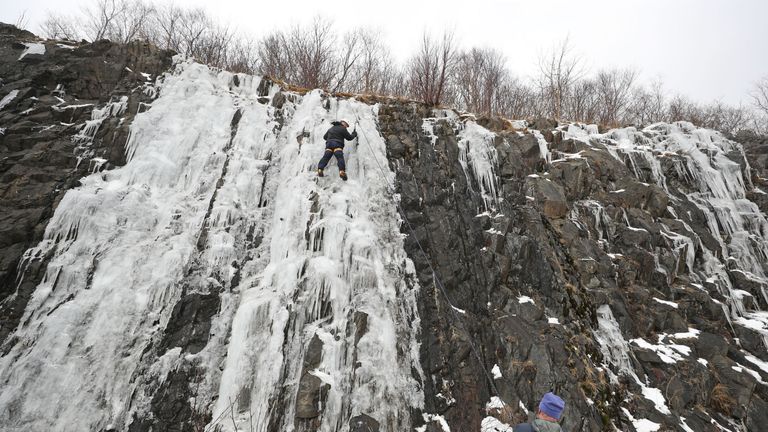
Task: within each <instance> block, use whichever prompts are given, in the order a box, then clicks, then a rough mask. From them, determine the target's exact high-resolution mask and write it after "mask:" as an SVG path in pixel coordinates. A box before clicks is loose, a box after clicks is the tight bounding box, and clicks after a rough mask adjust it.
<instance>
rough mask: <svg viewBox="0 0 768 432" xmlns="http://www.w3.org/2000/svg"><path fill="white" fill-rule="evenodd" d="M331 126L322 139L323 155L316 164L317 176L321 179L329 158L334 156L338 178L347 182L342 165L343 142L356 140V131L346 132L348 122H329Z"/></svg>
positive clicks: (344, 165) (343, 165)
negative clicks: (337, 165)
mask: <svg viewBox="0 0 768 432" xmlns="http://www.w3.org/2000/svg"><path fill="white" fill-rule="evenodd" d="M331 124H332V125H333V126H331V128H330V129H328V131H327V132H325V135H323V139H324V140H325V154H324V155H323V158H322V159H320V163H318V164H317V175H318V176H319V177H323V175H324V174H323V170H324V169H325V166H326V165H328V162H329V161H330V160H331V156H336V161H337V162H338V164H339V177H341V179H342V180H344V181H347V172H346V164H345V163H344V140H347V141H352V140H353V139H355V138H357V131H355V130H353V131H352V133H351V134H350V133H349V132H348V131H347V128H348V127H349V122H348V121H346V120H338V121H335V122H331Z"/></svg>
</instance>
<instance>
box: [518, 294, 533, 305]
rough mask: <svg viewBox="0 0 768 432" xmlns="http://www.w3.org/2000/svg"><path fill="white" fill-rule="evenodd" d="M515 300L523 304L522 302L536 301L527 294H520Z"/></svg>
mask: <svg viewBox="0 0 768 432" xmlns="http://www.w3.org/2000/svg"><path fill="white" fill-rule="evenodd" d="M517 302H518V303H520V304H523V303H531V304H536V303H535V302H534V301H533V299H532V298H530V297H528V296H520V297H518V298H517Z"/></svg>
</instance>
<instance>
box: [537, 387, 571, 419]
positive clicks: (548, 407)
mask: <svg viewBox="0 0 768 432" xmlns="http://www.w3.org/2000/svg"><path fill="white" fill-rule="evenodd" d="M563 410H565V402H564V401H563V400H562V399H560V397H558V396H557V395H555V394H554V393H552V392H550V393H547V394H545V395H544V397H543V398H541V402H539V411H541V412H543V413H544V414H546V415H548V416H550V417H552V418H556V419H558V420H560V416H561V415H563Z"/></svg>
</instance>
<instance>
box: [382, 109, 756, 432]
mask: <svg viewBox="0 0 768 432" xmlns="http://www.w3.org/2000/svg"><path fill="white" fill-rule="evenodd" d="M440 115H442V116H444V117H447V118H440V117H439V116H440ZM470 126H471V125H467V124H466V123H462V122H460V121H458V120H457V119H456V117H455V116H453V115H452V114H451V113H450V112H447V113H445V112H442V114H441V112H438V117H437V118H435V117H434V113H433V112H432V111H430V110H427V109H426V108H419V107H415V108H414V107H406V106H402V105H389V106H382V107H381V108H380V127H381V132H382V135H383V136H385V137H386V138H387V142H388V150H389V157H390V166H391V167H392V169H393V170H396V172H397V180H398V193H399V194H400V196H401V203H402V208H403V210H404V212H405V216H406V217H407V219H408V220H409V221H410V226H412V228H413V232H411V231H410V227H409V226H408V225H406V226H405V227H404V229H403V232H404V233H405V234H408V235H409V237H408V239H407V240H406V248H407V250H408V251H409V255H410V256H411V258H412V259H413V260H414V263H415V264H416V267H417V270H418V271H419V276H420V280H421V283H422V292H421V297H420V302H419V307H420V314H421V316H422V335H423V343H422V352H421V354H422V362H423V364H424V365H425V366H424V367H425V371H427V372H428V373H427V382H426V383H425V396H426V406H425V412H427V413H430V414H429V415H432V414H440V415H443V416H444V417H445V418H446V419H447V421H448V423H449V424H450V425H451V427H456V428H457V429H458V430H477V428H478V427H479V424H480V419H481V418H483V417H484V416H485V415H486V412H488V410H486V407H485V405H484V404H485V402H487V401H489V399H490V397H491V396H499V397H501V399H502V400H503V401H505V402H506V403H507V404H508V406H510V407H514V408H513V409H512V411H513V412H514V411H515V410H516V407H517V406H518V404H521V405H522V406H525V407H527V408H528V409H529V410H531V411H533V410H534V409H535V407H536V403H537V400H538V398H539V397H540V395H541V394H543V393H544V392H546V391H549V390H553V391H555V392H558V393H560V394H562V395H564V396H565V397H566V399H567V400H568V401H569V403H568V407H567V409H566V412H565V420H564V426H565V427H566V428H567V429H578V430H603V429H611V428H612V427H614V426H615V427H618V428H619V429H621V430H629V429H630V428H631V427H633V426H634V427H638V426H637V424H639V423H636V422H643V421H651V422H653V423H656V424H657V425H659V426H658V427H660V428H661V430H681V428H683V430H684V427H690V428H692V429H693V430H716V427H715V426H713V424H715V423H714V422H716V423H719V424H723V425H725V424H733V422H734V419H735V421H736V422H741V423H742V424H744V425H746V428H747V430H756V428H757V425H758V424H761V423H762V422H764V421H765V419H764V418H763V415H764V414H762V412H763V407H764V406H765V403H766V400H768V399H766V395H765V392H764V389H765V387H764V386H765V384H764V381H765V379H766V373H767V371H765V370H764V369H761V368H762V367H763V366H762V365H763V364H765V363H760V362H761V361H764V360H765V359H766V354H765V353H766V348H765V345H764V341H763V340H762V338H761V336H759V334H760V333H759V332H757V331H756V330H754V328H753V325H754V324H750V323H748V322H747V323H746V324H741V323H738V324H736V323H734V322H733V319H732V317H733V314H732V313H731V312H730V311H729V310H728V309H724V308H723V306H722V305H723V304H731V305H732V306H731V307H737V306H736V305H735V304H733V303H732V301H733V299H732V298H731V294H729V292H730V291H729V290H730V289H735V290H740V291H738V292H741V293H743V296H744V297H745V299H746V303H743V304H744V305H745V306H744V307H746V308H747V310H756V311H757V310H763V309H764V306H762V305H760V304H759V303H761V302H762V301H763V298H764V296H765V294H764V290H765V282H764V280H763V279H760V278H757V279H756V278H755V276H754V275H753V274H751V273H749V272H747V273H745V272H744V271H742V270H739V269H738V268H739V267H740V266H739V265H737V264H735V262H732V263H731V264H730V265H729V264H727V263H728V260H729V258H728V257H727V256H725V255H723V244H725V245H726V246H725V247H726V248H733V247H738V246H736V245H735V244H734V243H737V242H735V241H732V240H729V239H727V238H726V239H725V240H723V239H721V233H720V232H714V233H713V232H711V231H710V228H711V226H712V225H711V221H712V219H713V216H712V213H708V212H709V211H710V208H709V207H708V205H706V204H702V203H701V202H699V201H695V202H694V201H693V200H700V199H702V198H701V196H700V195H698V192H699V190H700V189H701V187H703V186H699V184H698V183H697V182H696V180H701V178H699V177H698V174H692V175H691V174H690V172H691V171H693V170H696V169H708V168H704V167H703V166H698V165H695V162H694V161H692V160H691V159H689V158H688V157H687V156H686V153H683V152H680V153H675V154H673V153H671V152H668V153H666V154H663V155H662V157H661V158H660V159H661V160H660V161H659V160H658V159H656V158H657V156H653V155H652V154H651V153H650V152H649V153H648V154H645V153H641V152H637V151H635V150H632V149H629V150H622V149H620V148H616V145H617V144H616V142H614V141H610V139H606V140H605V141H601V139H602V138H598V136H599V135H597V133H596V132H597V131H596V130H595V131H594V135H589V134H586V135H583V134H580V133H576V132H573V133H570V134H569V132H568V129H569V126H567V125H566V126H564V127H560V128H558V127H554V125H552V127H553V128H552V129H550V130H545V131H543V133H542V134H541V135H539V138H540V139H545V137H546V138H549V142H547V143H546V146H547V148H548V149H549V151H551V152H552V153H551V155H549V156H548V163H547V164H546V165H545V166H541V164H540V161H541V160H542V157H543V156H546V155H542V154H540V148H539V146H538V143H537V140H536V138H535V135H536V134H537V133H538V132H534V133H532V134H519V133H516V132H514V133H509V132H499V133H498V134H496V136H495V138H494V139H493V140H492V141H491V143H492V145H491V146H489V147H488V150H487V151H489V152H492V153H494V155H495V157H496V158H497V167H496V168H495V171H494V172H495V173H496V174H497V177H496V180H497V181H498V183H497V184H495V185H493V189H495V190H496V191H497V195H496V196H495V197H494V199H493V200H491V202H490V204H489V202H488V200H487V199H486V200H485V201H484V200H483V192H486V189H488V187H487V185H486V186H484V185H483V184H482V183H483V182H484V181H485V180H484V179H483V178H481V177H480V176H478V175H477V172H474V173H472V172H471V171H469V172H470V174H467V172H468V170H467V169H466V168H465V169H462V167H461V166H460V165H461V163H460V161H461V160H462V157H461V155H460V152H461V151H462V144H461V141H462V140H467V139H468V138H467V132H466V130H464V129H465V128H469V127H470ZM571 127H572V126H571ZM678 127H680V128H681V129H682V130H683V133H691V132H693V130H692V129H691V126H690V125H681V126H678ZM422 131H425V132H422ZM655 132H656V131H652V130H649V131H647V132H644V134H645V135H647V136H646V137H643V138H645V139H649V142H650V139H651V138H652V137H654V136H655ZM630 133H634V132H631V131H630ZM661 133H662V134H664V133H666V130H664V131H662V132H661ZM695 133H700V132H695ZM638 135H639V134H638ZM591 136H595V138H591ZM686 136H690V135H686ZM694 136H695V135H694ZM473 138H474V139H475V141H471V142H469V144H467V143H465V144H464V145H474V146H481V145H482V144H481V143H478V142H477V141H476V139H477V137H476V136H475V137H473ZM606 138H611V135H610V134H608V135H607V136H606ZM637 139H640V138H637ZM662 139H664V138H658V139H657V141H656V142H666V141H661V140H662ZM672 139H673V138H668V140H672ZM701 139H702V142H706V141H704V140H709V139H710V138H701ZM712 139H722V140H723V142H725V139H724V138H722V137H720V138H712ZM706 145H708V144H701V146H702V147H705V146H706ZM723 145H724V146H725V147H727V148H725V149H714V148H711V149H708V150H705V151H707V152H709V155H710V156H709V157H711V158H716V157H720V156H723V157H727V158H728V159H727V160H726V159H723V160H722V161H723V163H724V164H728V163H736V164H739V166H741V170H742V171H743V175H744V176H745V177H746V178H749V173H748V171H747V170H746V164H743V163H741V161H743V160H744V155H743V154H742V153H741V152H740V150H739V149H740V147H738V145H735V146H733V147H732V146H731V144H727V143H726V144H723ZM747 148H750V147H747ZM688 151H689V152H690V150H688ZM720 151H722V153H720V156H717V155H718V152H720ZM750 151H754V150H748V152H747V155H748V156H747V158H748V159H750V160H751V161H752V160H754V161H755V162H752V163H753V164H754V165H757V170H758V172H759V169H760V165H759V164H760V162H759V160H760V159H759V158H750V157H749V156H750V155H751V153H750ZM758 151H759V150H758ZM724 153H727V155H725V154H724ZM470 163H471V161H470ZM657 163H658V165H657ZM686 170H687V171H686ZM686 173H689V174H686ZM465 174H467V175H465ZM739 175H741V174H739ZM702 176H703V175H702ZM734 178H735V177H734ZM702 181H704V180H702ZM712 187H714V186H712ZM756 191H757V193H759V189H757V188H755V189H752V188H751V187H749V186H747V193H748V194H749V195H748V196H750V197H752V196H754V195H753V194H755V193H756ZM705 192H708V191H705ZM736 195H738V193H736ZM717 205H719V204H715V206H717ZM740 205H744V206H745V207H744V210H743V211H755V210H747V208H748V207H749V206H747V205H746V204H740ZM716 211H718V210H716ZM754 217H755V218H757V219H759V220H760V221H759V222H756V223H757V224H758V226H762V227H764V226H765V220H764V215H760V214H759V212H758V213H755V216H754ZM720 220H721V221H724V220H727V217H725V218H722V217H721V219H720ZM708 221H709V222H708ZM708 223H709V225H708ZM720 223H726V222H720ZM731 229H732V228H731ZM761 229H762V228H758V230H761ZM758 232H759V231H758ZM416 240H418V243H417V241H416ZM754 241H756V242H757V243H756V244H755V246H754V249H753V250H752V252H747V251H745V253H754V254H756V255H755V256H760V254H761V252H760V251H761V250H764V248H765V238H764V237H760V238H759V239H756V240H754ZM723 242H725V243H723ZM422 247H423V248H424V251H425V252H426V256H425V255H424V253H423V252H422V250H421V248H422ZM715 256H716V257H718V258H717V262H716V263H714V261H713V259H715V258H714V257H715ZM430 264H431V265H432V266H433V267H430ZM723 265H724V266H726V267H728V266H730V267H731V268H734V270H733V271H728V272H727V274H726V273H722V272H721V273H719V275H715V274H713V273H712V272H714V271H715V270H714V267H713V266H723ZM754 270H755V271H757V272H761V271H762V269H761V266H760V264H758V266H757V267H755V268H754ZM435 275H439V277H440V278H441V279H442V283H443V285H444V287H445V292H446V294H447V297H446V296H444V295H443V293H442V292H441V289H440V285H439V281H438V280H436V279H435ZM722 277H725V280H720V279H719V278H722ZM724 287H732V288H728V289H726V288H724ZM740 295H742V294H740ZM739 307H741V306H739ZM456 311H460V312H459V313H456ZM608 327H610V329H609V328H608ZM729 328H730V329H732V331H728V329H729ZM691 329H693V330H691ZM699 332H701V333H699ZM607 334H610V335H611V336H610V338H619V339H621V340H622V341H623V340H624V339H626V340H627V341H630V342H629V343H627V342H622V343H621V344H620V346H621V348H620V349H618V348H616V347H613V348H611V347H612V346H613V345H612V343H613V342H609V341H607V340H606V339H607V338H609V336H606V335H607ZM670 346H671V348H670ZM473 350H477V351H478V352H477V353H475V352H473ZM669 350H671V352H672V353H673V354H675V353H677V355H673V356H672V358H670V355H669V352H667V351H669ZM675 350H679V352H677V351H675ZM621 351H624V352H623V353H621V354H620V355H619V354H617V352H621ZM665 353H666V354H665ZM617 355H618V356H619V357H618V358H617V357H614V356H617ZM745 356H751V357H750V358H751V359H752V360H753V362H749V361H747V360H746V358H745ZM621 357H625V358H623V359H621ZM760 359H762V360H760ZM754 362H757V363H754ZM494 366H498V368H499V372H500V375H501V376H497V377H496V378H493V379H490V378H489V377H488V372H487V371H490V370H491V369H492V368H493V367H494ZM745 371H746V372H745ZM491 382H492V384H491ZM657 389H662V390H657ZM657 392H658V394H659V395H660V396H659V397H655V396H654V395H655V394H657ZM625 410H626V411H625ZM491 411H493V410H491ZM506 411H509V410H506ZM630 412H631V413H632V414H631V415H630ZM507 417H508V418H507V420H508V421H510V420H511V421H512V422H513V423H514V420H515V419H520V418H521V417H522V418H525V414H524V413H523V412H521V411H520V412H518V414H516V415H514V414H513V415H511V416H510V415H507ZM428 418H430V417H428V416H427V417H425V419H428ZM642 419H644V420H642ZM430 424H431V423H430ZM681 425H686V426H681ZM430 427H431V426H430Z"/></svg>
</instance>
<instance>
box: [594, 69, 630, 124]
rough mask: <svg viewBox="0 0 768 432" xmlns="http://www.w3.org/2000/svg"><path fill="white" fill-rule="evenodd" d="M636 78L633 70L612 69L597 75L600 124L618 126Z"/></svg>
mask: <svg viewBox="0 0 768 432" xmlns="http://www.w3.org/2000/svg"><path fill="white" fill-rule="evenodd" d="M636 77H637V71H636V70H634V69H623V70H619V69H612V70H604V71H600V72H598V74H597V93H598V95H599V97H600V107H601V110H600V114H599V118H598V120H599V121H600V123H602V124H605V125H610V126H618V125H619V120H620V119H621V117H622V116H623V114H624V110H625V109H626V108H627V105H628V104H629V102H630V96H631V94H632V93H631V91H632V86H633V84H634V82H635V78H636Z"/></svg>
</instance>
